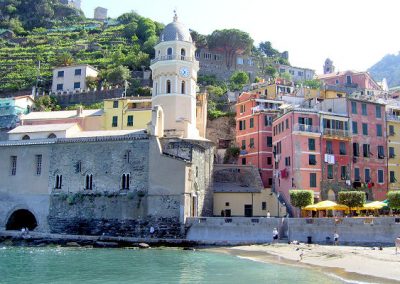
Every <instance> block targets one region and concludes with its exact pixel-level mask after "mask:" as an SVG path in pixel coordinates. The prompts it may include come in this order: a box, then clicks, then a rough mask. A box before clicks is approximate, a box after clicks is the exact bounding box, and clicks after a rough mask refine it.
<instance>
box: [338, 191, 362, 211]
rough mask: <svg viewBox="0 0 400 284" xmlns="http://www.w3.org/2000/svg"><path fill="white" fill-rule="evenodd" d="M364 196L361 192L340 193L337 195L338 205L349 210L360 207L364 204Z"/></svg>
mask: <svg viewBox="0 0 400 284" xmlns="http://www.w3.org/2000/svg"><path fill="white" fill-rule="evenodd" d="M365 201H366V195H365V192H363V191H340V192H339V194H338V202H339V204H344V205H347V206H349V207H350V208H354V207H362V206H363V205H364V204H365Z"/></svg>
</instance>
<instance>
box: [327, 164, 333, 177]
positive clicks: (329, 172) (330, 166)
mask: <svg viewBox="0 0 400 284" xmlns="http://www.w3.org/2000/svg"><path fill="white" fill-rule="evenodd" d="M327 178H328V179H333V165H328V166H327Z"/></svg>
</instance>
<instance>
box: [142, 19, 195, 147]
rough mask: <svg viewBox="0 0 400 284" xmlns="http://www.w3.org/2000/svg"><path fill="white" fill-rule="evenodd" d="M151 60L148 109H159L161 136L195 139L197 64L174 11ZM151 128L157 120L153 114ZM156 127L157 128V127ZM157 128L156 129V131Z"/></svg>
mask: <svg viewBox="0 0 400 284" xmlns="http://www.w3.org/2000/svg"><path fill="white" fill-rule="evenodd" d="M154 49H155V58H154V59H153V60H151V65H150V68H151V70H152V79H153V93H152V108H153V111H154V110H155V108H161V109H162V113H163V123H164V125H163V129H164V135H165V136H167V137H181V138H193V139H196V138H199V131H198V129H197V128H196V88H197V84H196V82H197V72H198V71H199V62H198V61H197V60H196V59H195V50H196V47H195V44H194V43H193V41H192V37H191V36H190V32H189V30H188V29H187V28H186V27H185V26H184V25H183V24H182V23H180V22H179V21H178V16H177V14H176V12H175V13H174V18H173V22H172V23H170V24H168V25H167V26H166V27H165V28H164V30H163V31H162V33H161V35H160V39H159V42H158V43H157V45H156V46H155V47H154ZM153 117H154V118H153V119H152V126H153V127H155V125H156V123H157V121H160V120H159V119H157V117H156V116H155V115H153ZM158 128H159V127H158ZM159 129H160V128H159Z"/></svg>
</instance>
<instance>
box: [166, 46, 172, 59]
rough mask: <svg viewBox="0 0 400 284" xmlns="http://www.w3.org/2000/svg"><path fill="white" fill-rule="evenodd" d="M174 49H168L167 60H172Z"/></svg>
mask: <svg viewBox="0 0 400 284" xmlns="http://www.w3.org/2000/svg"><path fill="white" fill-rule="evenodd" d="M172 52H173V51H172V47H168V48H167V58H168V59H172Z"/></svg>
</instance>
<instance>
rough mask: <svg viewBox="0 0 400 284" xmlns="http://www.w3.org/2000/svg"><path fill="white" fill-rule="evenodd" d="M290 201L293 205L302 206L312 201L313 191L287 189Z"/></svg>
mask: <svg viewBox="0 0 400 284" xmlns="http://www.w3.org/2000/svg"><path fill="white" fill-rule="evenodd" d="M289 195H290V203H291V204H292V205H293V206H294V207H298V208H304V207H306V206H308V205H311V204H313V203H314V192H313V191H312V190H300V189H296V190H289Z"/></svg>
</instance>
